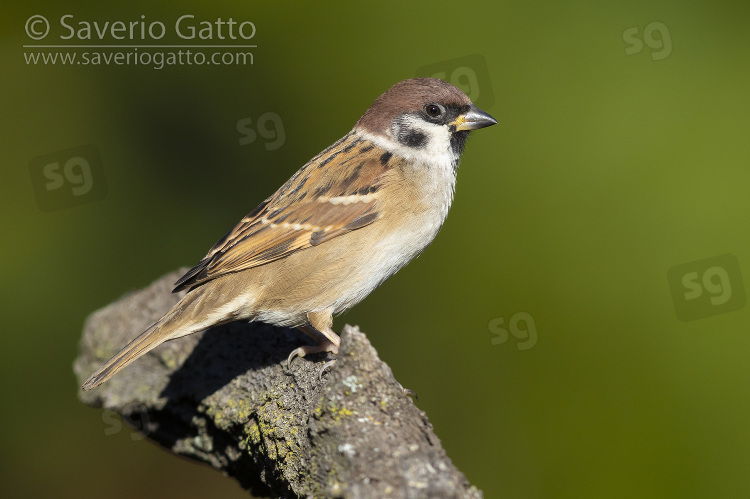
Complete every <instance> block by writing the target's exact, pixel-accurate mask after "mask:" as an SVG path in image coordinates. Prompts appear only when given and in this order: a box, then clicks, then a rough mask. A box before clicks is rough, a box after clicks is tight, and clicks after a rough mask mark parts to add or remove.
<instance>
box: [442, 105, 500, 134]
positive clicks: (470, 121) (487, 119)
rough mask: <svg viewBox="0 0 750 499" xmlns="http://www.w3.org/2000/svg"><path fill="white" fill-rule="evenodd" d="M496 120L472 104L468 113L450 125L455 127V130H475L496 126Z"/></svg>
mask: <svg viewBox="0 0 750 499" xmlns="http://www.w3.org/2000/svg"><path fill="white" fill-rule="evenodd" d="M496 124H497V120H496V119H495V118H493V117H492V116H490V115H489V114H487V113H485V112H484V111H482V110H481V109H479V108H478V107H477V106H475V105H474V104H472V105H471V109H469V112H467V113H465V114H462V115H461V116H459V117H458V118H456V120H455V121H453V122H452V123H451V125H455V126H456V130H476V129H478V128H484V127H487V126H492V125H496Z"/></svg>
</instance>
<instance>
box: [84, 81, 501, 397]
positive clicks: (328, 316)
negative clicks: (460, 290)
mask: <svg viewBox="0 0 750 499" xmlns="http://www.w3.org/2000/svg"><path fill="white" fill-rule="evenodd" d="M495 124H497V120H495V119H494V118H493V117H492V116H490V115H489V114H488V113H486V112H484V111H482V110H481V109H479V108H478V107H477V106H476V105H474V104H473V103H472V101H471V100H470V99H469V97H468V96H467V95H466V94H465V93H464V92H463V91H461V90H460V89H459V88H457V87H455V86H454V85H452V84H450V83H447V82H445V81H442V80H439V79H435V78H410V79H407V80H403V81H400V82H398V83H396V84H395V85H393V86H392V87H391V88H390V89H388V90H387V91H386V92H384V93H383V94H382V95H380V96H379V97H378V98H377V99H375V101H374V102H373V103H372V105H371V106H370V107H369V108H368V109H367V110H366V111H365V113H364V114H363V115H362V116H361V117H360V118H359V120H358V121H357V122H356V124H355V125H354V128H353V129H352V130H351V131H349V133H347V134H346V135H344V136H343V137H342V138H341V139H339V140H338V141H336V142H334V143H333V144H332V145H331V146H329V147H328V148H326V149H324V150H323V151H322V152H321V153H319V154H318V155H317V156H315V157H314V158H312V159H311V160H310V161H309V162H308V163H306V164H305V165H304V166H302V168H300V169H299V170H298V171H297V172H296V173H294V175H292V177H291V178H290V179H289V180H288V181H287V182H286V183H285V184H284V185H282V186H281V188H279V189H278V190H277V191H276V192H275V193H274V194H273V195H272V196H270V197H269V198H267V199H266V200H264V201H263V202H262V203H260V205H258V206H257V207H256V208H255V209H254V210H252V211H251V212H250V213H249V214H248V215H247V216H245V217H244V218H243V219H242V220H241V221H240V222H239V223H238V224H237V225H236V226H234V228H232V229H231V230H230V231H229V232H228V233H227V234H226V235H225V236H224V237H222V238H221V239H220V240H219V241H218V242H217V243H216V244H215V245H214V246H213V247H212V248H211V249H210V250H209V252H208V253H207V254H206V256H205V257H204V258H203V259H202V260H200V262H199V263H198V264H197V265H195V266H194V267H193V268H192V269H190V270H189V271H187V273H185V274H184V275H183V276H182V277H181V278H180V279H179V280H178V281H177V282H176V283H175V288H174V292H178V291H182V290H188V291H187V293H186V294H185V296H184V297H183V298H182V299H181V300H180V301H179V302H178V303H177V304H176V305H174V307H172V308H171V309H170V310H169V311H168V312H167V313H166V314H165V315H164V316H163V317H162V318H161V319H159V320H158V321H156V322H155V323H154V324H153V325H151V326H150V327H149V328H148V329H146V330H145V331H144V332H142V333H141V334H140V335H139V336H137V337H136V338H135V339H133V340H132V341H130V343H128V344H127V345H126V346H125V347H123V348H122V350H120V351H119V352H118V353H117V354H115V355H114V356H113V357H112V358H111V359H110V360H109V361H107V362H106V363H105V364H104V365H102V366H101V367H100V368H99V369H98V370H97V371H96V372H95V373H94V374H92V375H91V377H89V378H88V380H87V381H86V382H84V383H83V385H82V389H83V390H91V389H93V388H95V387H97V386H99V385H100V384H102V383H103V382H105V381H107V380H108V379H109V378H111V377H112V376H113V375H114V374H115V373H116V372H118V371H119V370H121V369H122V368H124V367H125V366H127V365H128V364H130V363H131V362H133V361H134V360H136V359H137V358H139V357H140V356H142V355H144V354H145V353H146V352H148V351H150V350H151V349H153V348H155V347H156V346H158V345H160V344H162V343H163V342H165V341H168V340H174V339H177V338H180V337H182V336H186V335H189V334H192V333H196V332H199V331H203V330H206V329H208V328H210V327H212V326H216V325H220V324H224V323H228V322H233V321H238V320H243V321H262V322H265V323H268V324H272V325H276V326H287V327H295V328H298V329H299V330H301V331H302V332H303V333H305V334H306V335H308V336H310V337H311V338H312V339H313V340H314V342H315V344H313V345H304V346H300V347H298V348H296V349H295V350H293V351H292V352H291V353H290V355H289V356H288V357H287V359H286V361H287V365H290V364H291V362H292V360H293V359H294V358H296V357H304V356H306V355H309V354H313V353H322V352H331V353H332V354H334V355H335V354H337V353H338V349H339V345H340V339H339V336H338V335H337V334H336V333H335V332H334V331H333V329H332V325H333V316H334V315H336V314H339V313H341V312H343V311H345V310H348V309H349V308H351V307H353V306H354V305H356V304H357V303H359V302H360V301H362V300H363V299H364V298H365V297H366V296H367V295H368V294H370V292H372V291H373V290H374V289H375V288H377V287H378V286H379V285H380V284H382V283H383V282H384V281H385V280H386V279H388V278H389V277H390V276H392V275H393V274H394V273H396V272H397V271H398V270H399V269H401V268H402V267H404V266H405V265H406V264H407V263H409V262H410V261H411V260H413V259H414V258H416V257H417V256H418V255H420V254H421V253H422V252H423V251H424V250H425V248H426V247H427V246H428V245H429V244H430V243H431V242H432V241H433V239H434V238H435V236H436V235H437V233H438V231H439V230H440V228H441V227H442V225H443V223H444V221H445V219H446V217H447V215H448V210H449V208H450V206H451V203H452V201H453V195H454V192H455V186H456V173H457V169H458V165H459V160H460V158H461V155H462V153H463V151H464V147H465V145H466V140H467V138H468V136H469V132H470V131H472V130H476V129H480V128H484V127H488V126H491V125H495Z"/></svg>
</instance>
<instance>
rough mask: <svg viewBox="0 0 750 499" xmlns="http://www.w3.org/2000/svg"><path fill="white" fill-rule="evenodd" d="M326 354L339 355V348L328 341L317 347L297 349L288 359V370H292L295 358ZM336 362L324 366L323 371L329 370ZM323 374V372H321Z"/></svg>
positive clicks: (304, 346) (306, 346)
mask: <svg viewBox="0 0 750 499" xmlns="http://www.w3.org/2000/svg"><path fill="white" fill-rule="evenodd" d="M324 352H331V353H333V354H337V353H339V346H338V345H336V344H335V343H333V342H332V341H326V342H321V343H318V344H317V345H303V346H301V347H298V348H295V349H294V350H293V351H292V353H290V354H289V357H288V358H287V359H286V368H287V369H291V367H292V361H293V360H294V358H295V357H304V356H305V355H308V354H311V353H324ZM334 362H336V361H335V360H332V361H329V362H326V363H325V365H323V369H327V368H328V367H330V366H331V365H333V363H334ZM321 374H322V370H321Z"/></svg>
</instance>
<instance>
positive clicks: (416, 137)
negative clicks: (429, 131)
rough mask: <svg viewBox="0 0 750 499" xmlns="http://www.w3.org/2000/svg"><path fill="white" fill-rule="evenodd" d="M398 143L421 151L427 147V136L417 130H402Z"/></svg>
mask: <svg viewBox="0 0 750 499" xmlns="http://www.w3.org/2000/svg"><path fill="white" fill-rule="evenodd" d="M398 141H399V142H400V143H402V144H403V145H405V146H407V147H412V148H414V149H421V148H423V147H424V146H426V145H427V135H425V134H423V133H422V132H419V131H417V130H409V129H406V130H401V131H400V132H399V134H398Z"/></svg>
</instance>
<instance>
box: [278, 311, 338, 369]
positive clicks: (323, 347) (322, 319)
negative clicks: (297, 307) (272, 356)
mask: <svg viewBox="0 0 750 499" xmlns="http://www.w3.org/2000/svg"><path fill="white" fill-rule="evenodd" d="M307 320H308V321H309V322H310V324H309V325H305V326H299V327H298V328H297V329H299V330H300V331H302V332H303V333H305V334H306V335H307V336H309V337H310V338H312V339H313V340H315V343H316V345H303V346H301V347H299V348H296V349H294V351H292V353H290V354H289V358H287V360H286V365H287V369H288V368H289V367H290V366H291V364H292V360H294V358H295V357H304V356H305V355H307V354H310V353H320V352H331V353H334V354H337V353H339V345H340V344H341V339H340V338H339V335H337V334H336V333H335V332H334V331H333V329H331V326H332V325H333V311H332V310H331V309H325V310H321V311H319V312H308V313H307ZM334 362H335V361H330V362H326V364H325V365H324V366H323V369H326V368H328V367H329V366H331V365H333V363H334ZM321 373H322V370H321Z"/></svg>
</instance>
